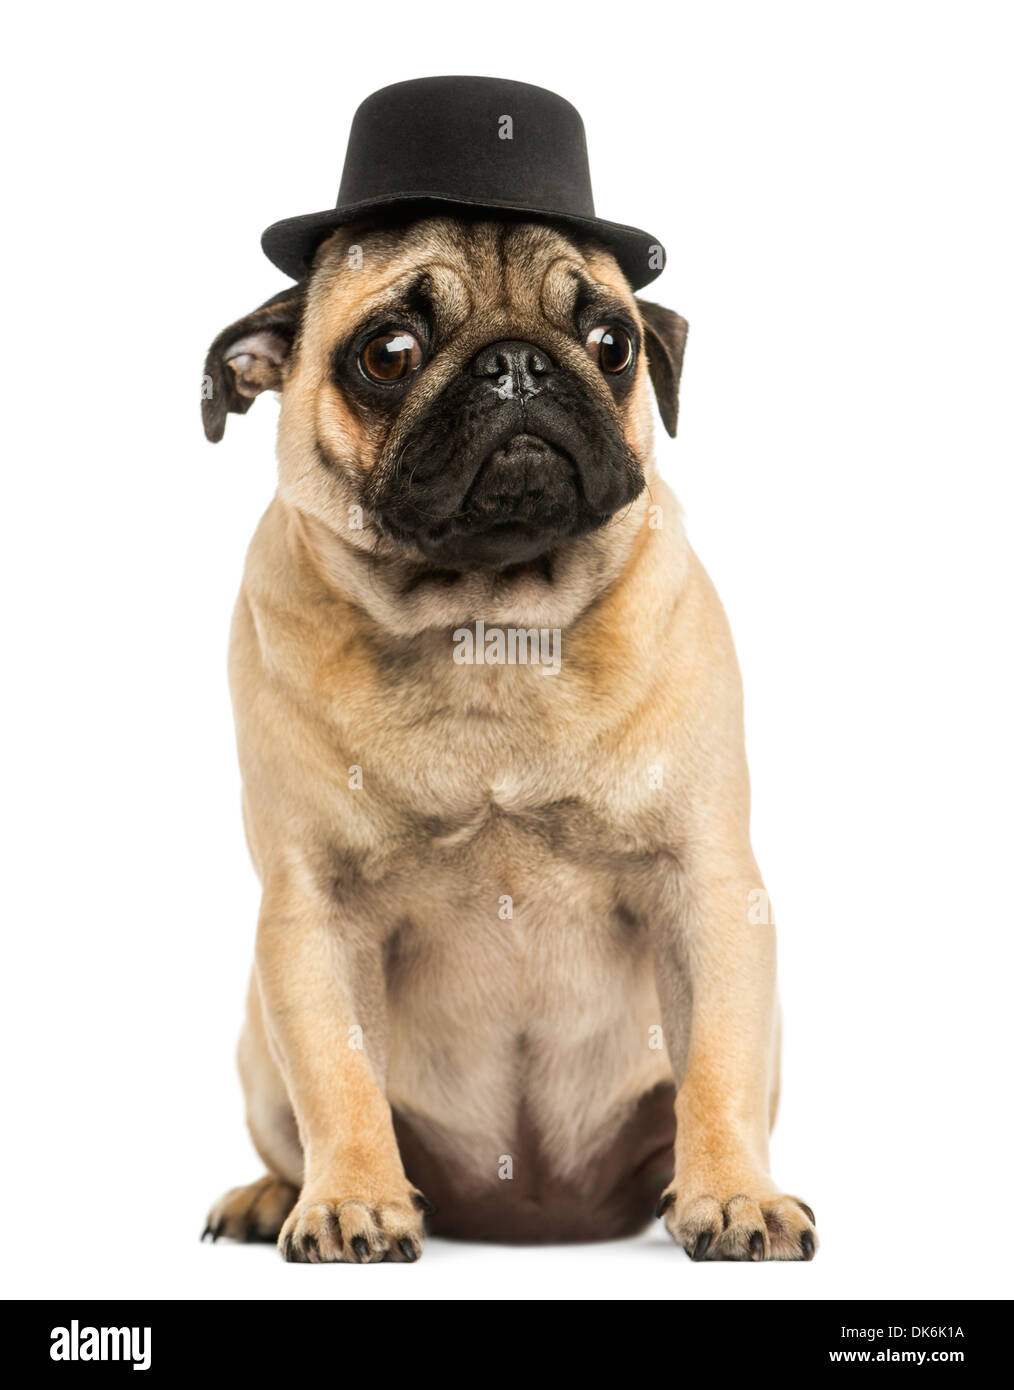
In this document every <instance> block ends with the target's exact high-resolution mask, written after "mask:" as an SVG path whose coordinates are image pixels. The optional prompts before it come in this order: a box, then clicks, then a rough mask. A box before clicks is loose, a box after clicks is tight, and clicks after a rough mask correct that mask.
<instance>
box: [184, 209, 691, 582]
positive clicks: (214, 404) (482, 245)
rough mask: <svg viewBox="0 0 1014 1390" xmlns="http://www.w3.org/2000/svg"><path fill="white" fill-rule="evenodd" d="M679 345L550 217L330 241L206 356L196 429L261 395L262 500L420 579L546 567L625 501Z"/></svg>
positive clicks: (681, 325) (590, 247)
mask: <svg viewBox="0 0 1014 1390" xmlns="http://www.w3.org/2000/svg"><path fill="white" fill-rule="evenodd" d="M685 337H686V323H685V322H684V320H683V319H681V318H680V317H679V316H678V315H676V314H673V313H671V312H670V311H669V310H667V309H663V308H661V307H660V306H658V305H654V304H648V303H646V302H644V301H641V300H637V299H635V298H634V296H633V294H632V292H631V290H630V288H629V286H628V284H627V281H626V279H625V278H624V276H623V274H622V272H621V271H620V269H619V267H618V266H617V264H616V262H615V260H614V259H613V257H612V256H611V255H610V254H609V253H608V252H607V251H605V250H604V249H603V248H601V247H599V246H598V245H596V244H595V243H593V242H583V241H580V240H578V239H575V238H574V237H573V236H572V235H570V234H565V233H564V232H562V231H559V230H556V229H555V228H553V227H550V226H547V225H541V224H532V223H526V222H522V221H496V222H489V221H471V220H460V219H457V218H442V217H441V218H425V219H422V220H417V221H413V222H409V223H407V224H404V225H401V226H375V227H370V226H363V225H360V226H358V227H351V228H342V229H340V230H339V231H337V232H335V233H334V235H333V236H332V237H331V238H330V239H329V240H328V241H327V242H326V243H325V244H324V245H323V246H322V247H321V249H320V250H319V251H318V253H317V256H316V259H315V262H314V267H313V271H312V274H311V275H310V277H309V279H308V280H307V281H305V282H303V283H301V284H299V285H296V286H294V287H293V288H292V289H290V290H287V291H284V292H283V293H282V294H280V295H276V296H275V297H274V299H271V300H269V301H268V302H267V303H266V304H264V305H262V306H261V308H259V309H257V310H255V311H254V312H253V313H252V314H250V315H248V316H247V317H246V318H244V319H241V320H240V321H239V322H238V323H235V324H233V325H232V326H231V327H229V328H227V329H226V330H225V331H224V332H223V333H221V334H219V336H218V338H217V339H216V340H215V342H214V343H213V344H212V347H211V349H210V352H209V354H208V359H207V363H206V367H205V372H206V378H205V380H206V390H205V395H206V397H207V398H206V399H205V401H204V403H203V405H204V424H205V431H206V433H207V436H208V438H209V439H212V440H218V439H220V438H221V437H222V434H223V432H224V429H225V422H226V417H227V415H228V414H229V412H236V413H243V412H245V411H246V410H247V409H248V408H249V406H250V404H251V402H252V400H253V399H254V397H256V396H257V395H258V394H259V393H260V392H261V391H263V390H265V389H275V390H279V391H280V392H281V397H282V411H281V418H280V424H279V460H280V493H281V496H282V497H283V499H284V500H285V501H286V502H288V503H289V504H290V505H292V506H295V507H296V508H298V509H299V510H300V511H301V512H302V513H304V514H305V515H307V516H309V517H312V518H313V519H314V520H315V521H316V523H317V524H318V525H323V526H325V527H327V528H328V529H329V530H330V531H331V532H333V533H334V534H336V535H337V536H340V537H342V538H343V539H344V540H345V541H347V542H349V543H350V544H352V545H353V546H356V547H358V548H359V549H361V550H366V551H369V552H371V553H372V554H373V555H374V556H380V557H387V558H392V559H398V560H401V561H403V562H405V563H407V564H410V565H414V566H418V567H422V568H423V569H426V568H430V569H434V568H435V569H438V570H440V571H441V572H451V573H469V572H475V571H487V572H501V573H502V572H505V571H513V570H514V569H515V568H516V567H519V566H520V567H524V566H531V565H539V564H542V565H548V564H549V563H550V562H551V557H552V556H553V555H554V553H556V552H558V551H559V550H560V549H561V548H566V547H571V546H573V545H574V544H575V543H577V542H580V540H581V539H582V538H583V537H589V536H591V535H593V534H594V533H597V532H600V531H601V530H602V528H604V527H608V525H609V523H610V522H611V521H612V519H613V518H616V517H617V514H622V513H624V511H625V510H626V509H629V508H630V505H631V503H633V502H634V501H635V499H636V498H637V497H638V496H639V494H640V493H641V492H642V489H643V488H644V486H645V481H646V473H647V472H648V470H649V469H650V459H651V423H650V395H649V391H650V389H652V388H653V389H654V393H655V397H656V399H657V402H658V406H659V411H660V414H661V416H662V420H663V422H664V424H665V426H666V428H667V430H668V431H669V433H670V434H675V432H676V416H677V399H678V397H677V392H678V386H679V377H680V369H681V365H682V357H683V345H684V341H685Z"/></svg>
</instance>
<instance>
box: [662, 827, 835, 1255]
mask: <svg viewBox="0 0 1014 1390" xmlns="http://www.w3.org/2000/svg"><path fill="white" fill-rule="evenodd" d="M668 872H669V873H671V874H672V875H673V881H672V882H670V884H669V889H670V893H669V894H667V895H666V896H667V897H669V901H670V902H673V901H674V900H675V901H677V902H678V904H679V905H678V908H677V909H676V910H675V911H674V912H670V913H668V914H664V915H663V916H662V917H661V919H660V920H659V922H658V924H657V927H656V934H655V951H656V974H657V980H658V988H659V997H660V1000H661V1004H662V1012H663V1027H664V1031H665V1033H666V1035H667V1037H668V1038H669V1040H670V1051H671V1053H672V1054H673V1068H674V1073H675V1081H676V1088H677V1094H676V1150H675V1163H674V1176H673V1181H672V1183H671V1184H670V1186H669V1187H668V1188H667V1189H666V1191H665V1193H664V1194H663V1197H662V1200H661V1202H660V1204H659V1210H660V1213H661V1214H662V1216H663V1218H664V1221H665V1224H666V1227H667V1229H668V1230H669V1232H670V1234H671V1235H672V1236H673V1237H674V1239H675V1240H677V1241H678V1242H679V1243H680V1244H681V1245H682V1246H683V1248H684V1249H685V1250H686V1252H687V1254H689V1255H690V1256H691V1258H693V1259H695V1260H702V1259H736V1260H762V1259H781V1260H799V1259H810V1258H811V1257H812V1255H813V1253H814V1251H815V1250H816V1245H817V1238H816V1232H815V1230H814V1223H813V1213H812V1212H811V1211H810V1209H809V1207H807V1206H806V1205H805V1203H803V1202H800V1201H799V1200H798V1199H797V1198H794V1197H788V1196H785V1195H784V1194H782V1193H781V1192H779V1190H778V1188H777V1186H776V1185H775V1184H774V1182H773V1181H772V1179H771V1177H770V1174H769V1171H768V1167H769V1161H768V1130H769V1127H770V1123H771V1120H772V1118H773V1108H774V1099H775V1093H776V1089H777V1077H778V1042H779V1039H778V1031H779V1030H778V1002H777V995H776V985H775V930H774V925H773V923H772V922H771V920H770V915H769V913H768V911H767V907H766V904H767V899H766V896H765V894H764V890H763V887H762V885H761V881H760V875H759V873H758V871H757V867H756V864H755V863H754V859H753V855H752V853H750V851H749V848H748V847H745V846H735V847H733V848H731V849H728V848H717V847H716V845H715V844H714V842H713V841H710V842H709V841H708V840H703V841H698V842H697V845H696V846H695V848H693V849H692V850H690V851H688V854H687V855H686V856H685V858H684V859H682V860H681V869H680V871H679V884H678V887H677V884H676V882H675V871H673V870H669V871H668Z"/></svg>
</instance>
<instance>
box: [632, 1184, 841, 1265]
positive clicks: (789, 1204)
mask: <svg viewBox="0 0 1014 1390" xmlns="http://www.w3.org/2000/svg"><path fill="white" fill-rule="evenodd" d="M658 1215H659V1216H660V1217H661V1218H662V1220H663V1221H664V1223H665V1228H666V1230H667V1231H668V1232H669V1234H670V1235H671V1236H672V1238H673V1240H675V1241H676V1242H677V1243H678V1244H679V1245H682V1246H683V1249H684V1250H685V1251H686V1252H687V1254H688V1255H689V1256H690V1258H691V1259H692V1260H812V1259H813V1257H814V1255H815V1254H816V1252H817V1244H818V1242H817V1230H816V1221H815V1219H814V1215H813V1212H812V1211H811V1210H810V1208H809V1207H808V1206H807V1205H806V1203H805V1202H801V1201H800V1200H799V1198H798V1197H785V1196H782V1195H781V1194H780V1193H771V1194H767V1195H757V1196H752V1195H750V1194H747V1193H742V1192H739V1193H735V1194H733V1195H732V1196H731V1197H726V1198H724V1199H722V1200H720V1199H719V1198H718V1197H712V1196H710V1195H702V1196H696V1195H689V1196H686V1197H679V1196H677V1194H676V1191H675V1189H674V1188H671V1187H669V1188H666V1190H665V1192H663V1194H662V1197H661V1200H660V1201H659V1204H658Z"/></svg>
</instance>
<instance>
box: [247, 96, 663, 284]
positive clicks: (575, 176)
mask: <svg viewBox="0 0 1014 1390" xmlns="http://www.w3.org/2000/svg"><path fill="white" fill-rule="evenodd" d="M469 208H471V209H479V210H482V211H488V212H493V213H502V212H511V213H520V214H523V215H524V216H525V217H526V218H529V219H531V220H535V221H545V222H552V223H556V224H557V225H559V226H562V227H568V228H573V229H575V230H577V231H580V232H584V233H586V234H587V235H589V236H592V237H594V238H595V239H596V240H598V241H600V242H602V243H603V245H605V246H607V247H608V248H609V250H610V251H612V253H613V255H614V256H615V257H616V259H617V261H618V262H619V264H620V267H621V269H622V270H623V273H624V274H625V275H626V277H627V279H628V280H629V281H630V284H631V286H632V288H633V289H635V290H636V289H640V288H641V286H642V285H646V284H648V282H649V281H650V280H654V279H655V277H656V276H657V275H659V274H661V272H662V269H663V267H664V264H665V252H664V250H663V248H662V247H661V246H660V245H659V243H658V241H657V240H656V239H655V238H654V237H652V236H649V235H648V233H647V232H641V231H638V230H637V228H636V227H627V226H624V225H623V223H620V222H606V221H605V220H604V219H603V218H601V217H596V216H595V207H594V204H593V203H592V192H591V178H590V176H589V173H588V151H587V148H586V146H585V139H584V125H583V123H582V121H581V117H580V116H579V114H578V113H577V111H576V110H575V109H574V107H573V106H571V104H570V102H569V101H564V99H563V98H562V97H558V96H557V95H556V94H555V93H554V92H547V91H546V89H545V88H544V87H532V86H530V85H529V84H528V83H527V82H509V81H506V80H503V79H501V78H497V77H421V78H417V79H415V80H414V81H412V82H396V83H395V84H394V86H392V87H382V88H381V90H380V91H379V92H374V93H373V95H372V96H369V97H367V98H366V100H365V101H364V102H363V103H362V105H361V106H360V107H359V110H358V111H357V112H356V114H355V116H354V117H353V120H352V130H351V132H350V134H349V147H348V150H347V152H346V155H345V169H344V172H343V173H342V182H341V189H340V190H339V193H338V206H337V207H335V208H329V209H328V210H327V211H326V212H311V213H307V214H305V215H304V216H302V217H287V218H286V219H285V220H284V221H283V222H275V223H274V224H273V225H272V226H270V227H269V228H268V229H267V231H266V232H265V233H264V235H263V236H262V237H261V245H262V246H263V248H264V252H265V254H266V255H267V256H268V258H269V259H270V260H271V261H273V262H274V264H275V265H276V266H278V268H279V269H280V270H284V271H285V273H286V274H287V275H291V276H292V277H293V279H296V280H299V279H302V277H303V276H304V275H306V274H307V272H308V270H309V268H310V263H311V262H312V260H313V254H314V252H315V251H316V249H317V247H318V246H319V245H320V243H321V242H322V241H323V240H324V238H325V237H326V236H327V235H328V234H329V233H330V232H332V231H334V229H335V228H336V227H341V226H344V225H346V224H347V223H349V222H355V221H358V220H359V219H360V218H362V217H364V216H367V215H370V214H373V215H377V214H381V213H387V212H394V213H397V214H400V215H406V214H411V215H413V216H414V215H421V214H426V213H429V214H430V215H432V214H433V213H434V212H440V211H444V212H449V211H453V210H454V209H458V210H464V209H469Z"/></svg>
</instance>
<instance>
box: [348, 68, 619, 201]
mask: <svg viewBox="0 0 1014 1390" xmlns="http://www.w3.org/2000/svg"><path fill="white" fill-rule="evenodd" d="M412 194H416V195H418V196H420V197H423V196H430V197H433V196H442V197H445V198H448V199H452V200H455V199H462V200H465V201H468V202H484V203H489V204H491V205H493V206H495V205H496V204H497V203H503V204H504V205H507V204H509V205H510V206H512V207H515V208H517V207H520V208H522V209H523V208H524V207H531V208H532V209H533V211H535V210H542V209H546V208H553V209H555V210H556V211H557V212H559V213H562V214H565V215H568V214H569V215H571V216H575V217H594V216H595V208H594V203H593V200H592V189H591V177H590V174H589V171H588V150H587V145H586V143H585V134H584V123H583V122H582V120H581V117H580V115H579V113H578V112H577V111H576V110H575V108H574V107H573V106H572V105H571V104H570V102H569V101H565V100H564V99H563V97H560V96H557V95H556V93H555V92H550V91H547V90H546V89H545V88H544V87H534V86H532V85H530V84H529V83H527V82H513V81H510V80H508V79H501V78H494V77H424V78H416V79H413V80H411V81H408V82H396V83H394V84H393V85H392V86H389V87H382V88H381V89H380V91H377V92H373V93H372V94H371V95H370V96H368V97H367V98H366V100H365V101H364V102H363V103H362V104H361V105H360V106H359V108H358V110H357V111H356V114H355V116H354V117H353V120H352V129H351V131H350V133H349V142H348V149H347V152H346V155H345V167H344V171H343V173H342V181H341V189H340V191H339V194H338V208H343V207H349V206H351V205H353V204H357V203H361V202H365V201H367V200H372V199H381V200H385V199H393V198H399V199H403V198H405V197H406V196H411V195H412Z"/></svg>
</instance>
